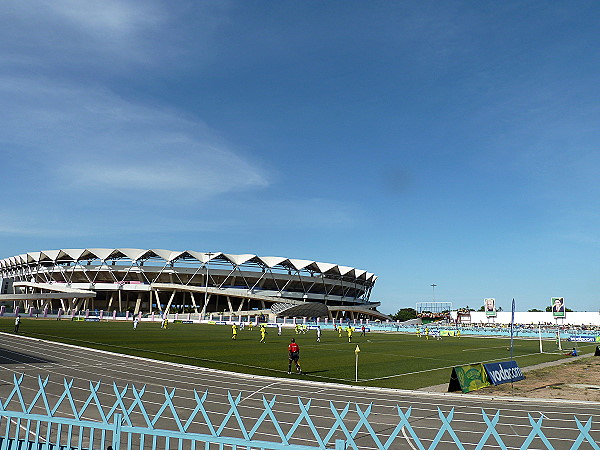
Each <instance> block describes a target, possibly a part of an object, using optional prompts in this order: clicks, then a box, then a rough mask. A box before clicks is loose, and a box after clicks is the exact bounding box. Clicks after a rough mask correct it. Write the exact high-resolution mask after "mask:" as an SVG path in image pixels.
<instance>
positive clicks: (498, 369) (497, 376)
mask: <svg viewBox="0 0 600 450" xmlns="http://www.w3.org/2000/svg"><path fill="white" fill-rule="evenodd" d="M483 367H485V371H486V372H487V376H488V379H489V380H490V382H491V383H492V384H493V385H494V386H497V385H499V384H503V383H509V382H511V383H512V382H513V381H520V380H524V379H525V375H523V372H521V369H520V368H519V366H518V364H517V362H516V361H504V362H500V363H488V364H484V365H483Z"/></svg>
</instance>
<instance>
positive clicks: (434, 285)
mask: <svg viewBox="0 0 600 450" xmlns="http://www.w3.org/2000/svg"><path fill="white" fill-rule="evenodd" d="M436 286H437V284H432V285H431V289H432V290H433V302H434V303H435V287H436Z"/></svg>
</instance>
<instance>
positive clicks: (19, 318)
mask: <svg viewBox="0 0 600 450" xmlns="http://www.w3.org/2000/svg"><path fill="white" fill-rule="evenodd" d="M20 325H21V316H20V315H19V314H17V317H15V333H18V332H19V326H20Z"/></svg>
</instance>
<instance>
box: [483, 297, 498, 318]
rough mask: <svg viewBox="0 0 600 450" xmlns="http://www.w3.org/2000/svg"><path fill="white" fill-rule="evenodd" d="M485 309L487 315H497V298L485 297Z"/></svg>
mask: <svg viewBox="0 0 600 450" xmlns="http://www.w3.org/2000/svg"><path fill="white" fill-rule="evenodd" d="M483 309H484V311H485V315H486V316H487V317H496V299H495V298H484V299H483Z"/></svg>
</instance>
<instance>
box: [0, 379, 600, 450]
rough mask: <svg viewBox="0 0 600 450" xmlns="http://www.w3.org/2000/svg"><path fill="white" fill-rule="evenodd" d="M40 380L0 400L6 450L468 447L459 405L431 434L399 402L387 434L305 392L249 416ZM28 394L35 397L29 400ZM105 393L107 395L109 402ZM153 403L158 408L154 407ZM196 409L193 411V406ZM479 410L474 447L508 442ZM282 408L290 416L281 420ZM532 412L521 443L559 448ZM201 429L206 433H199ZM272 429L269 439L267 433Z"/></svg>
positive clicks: (0, 432)
mask: <svg viewBox="0 0 600 450" xmlns="http://www.w3.org/2000/svg"><path fill="white" fill-rule="evenodd" d="M37 381H38V386H37V388H36V389H35V390H34V391H35V393H33V392H31V390H30V389H25V388H24V387H23V386H22V382H23V375H21V376H20V377H17V376H14V385H13V386H12V390H11V392H10V393H9V395H8V396H7V398H6V399H5V400H4V401H0V450H14V449H19V450H24V449H27V450H59V449H60V450H74V449H77V450H80V449H102V450H105V449H107V448H109V446H110V447H112V450H120V449H145V448H150V449H166V450H168V449H170V448H174V449H175V448H176V449H178V450H183V449H188V448H189V449H196V448H204V449H205V450H207V449H211V448H219V449H224V448H232V449H236V448H238V447H239V448H245V449H265V450H280V449H284V448H285V449H291V450H309V449H326V448H330V449H331V448H335V449H336V450H341V449H346V448H352V449H355V450H358V449H359V448H364V447H365V442H366V441H368V442H369V444H368V446H369V447H372V448H377V449H380V450H388V449H392V448H398V447H400V446H402V445H403V444H404V445H406V444H407V443H408V442H410V444H411V446H412V447H413V448H419V449H421V450H424V449H426V448H427V449H434V448H436V447H438V446H441V445H442V439H443V438H444V439H446V441H444V443H443V445H447V443H448V439H450V440H451V441H452V442H453V443H454V445H455V446H456V448H459V449H464V448H465V447H464V444H463V443H462V442H461V439H460V437H459V433H457V432H456V431H455V430H454V429H453V427H452V420H453V417H454V409H451V410H450V411H449V412H448V413H444V412H442V410H441V409H439V408H438V418H439V421H440V426H439V429H438V431H437V432H436V433H435V435H434V436H430V437H428V438H426V439H425V438H423V437H419V436H418V435H417V432H416V431H415V429H414V428H413V427H412V425H411V423H410V417H411V411H412V408H411V407H409V408H407V409H406V410H403V409H402V408H400V407H399V406H397V407H396V410H397V414H398V420H397V422H396V424H395V426H392V427H391V428H392V429H391V431H390V430H388V431H386V433H385V436H383V435H381V434H380V433H378V432H376V431H375V429H374V428H373V426H372V424H371V423H370V421H369V416H370V415H371V411H372V406H373V405H372V404H371V405H368V406H366V407H365V406H363V407H361V406H360V405H359V404H354V405H352V404H351V403H347V404H346V405H345V406H344V407H343V408H342V409H341V410H340V409H338V408H336V406H335V405H334V404H333V403H332V402H330V403H329V409H330V412H331V416H330V417H328V418H323V417H320V418H319V425H318V426H317V424H316V423H315V420H314V418H311V415H310V414H309V411H310V407H311V400H306V401H303V400H302V399H301V398H298V410H297V411H296V412H294V413H290V412H289V411H287V412H285V413H283V412H282V411H281V410H279V411H278V412H277V413H276V412H275V405H276V398H275V397H273V398H271V399H270V400H268V399H267V398H265V397H264V396H263V397H262V407H261V411H260V413H259V414H258V418H249V417H243V416H242V414H241V412H240V402H241V400H242V398H241V394H238V395H237V396H234V395H232V394H231V393H228V394H227V404H226V405H225V409H224V410H223V411H222V412H221V413H218V414H217V413H216V412H214V411H213V412H211V413H209V411H208V410H207V408H206V406H205V403H207V398H208V392H204V393H202V394H201V393H198V392H197V391H194V398H193V401H192V405H193V409H192V408H191V407H190V408H187V409H186V408H181V407H179V408H176V407H175V404H174V402H173V398H174V396H175V389H171V390H168V389H166V388H163V393H162V395H161V397H160V401H159V402H158V403H156V401H149V400H148V399H147V400H144V401H143V400H142V398H143V396H144V394H145V392H146V389H145V386H144V387H142V388H141V389H140V388H136V387H135V386H133V385H131V386H128V385H127V386H125V387H123V388H118V387H117V385H116V384H114V383H113V385H112V391H113V392H112V393H111V395H110V396H107V393H105V392H104V393H102V394H100V392H99V390H100V382H97V383H92V382H90V384H89V390H86V391H85V392H84V394H83V395H82V394H81V393H80V392H78V391H80V389H78V390H77V391H75V388H74V387H73V381H67V380H64V381H63V386H62V392H60V391H59V393H57V392H55V391H56V390H55V389H49V387H48V378H45V379H41V378H40V377H38V379H37ZM50 390H51V391H52V392H51V393H50V392H49V391H50ZM25 391H27V392H25ZM24 394H27V396H29V397H31V396H32V395H33V397H32V398H31V399H30V400H29V401H26V400H25V398H24V397H25V395H24ZM75 397H77V398H75ZM100 398H103V399H104V404H103V403H102V402H101V400H100ZM52 399H54V400H52ZM190 400H192V399H190ZM145 402H146V403H145ZM78 404H79V405H81V406H77V405H78ZM150 404H151V405H152V407H151V408H150V409H153V410H154V412H150V411H149V409H148V407H149V406H150ZM190 409H191V412H187V411H189V410H190ZM184 410H185V411H184ZM481 412H482V415H481V419H482V420H481V424H484V426H485V431H483V432H482V434H481V437H480V439H479V442H478V443H477V444H476V446H475V447H474V448H476V449H482V448H484V447H486V446H488V445H494V446H498V447H500V448H503V449H506V448H508V446H507V445H506V444H505V442H504V440H503V439H505V438H503V436H502V435H501V434H500V433H499V432H498V431H497V430H496V426H497V424H498V422H499V420H500V412H499V411H497V412H496V413H495V414H492V415H488V414H487V413H486V412H485V410H483V409H482V410H481ZM184 413H185V416H184ZM349 413H351V414H349ZM354 413H356V414H354ZM282 415H285V417H284V418H283V419H282ZM217 416H218V417H217ZM350 416H352V418H351V417H350ZM528 418H529V424H530V426H531V429H530V431H529V433H528V435H527V436H526V437H525V439H524V440H523V442H522V443H521V444H520V447H519V448H521V449H527V448H530V446H531V445H532V443H533V442H534V440H535V439H536V438H539V440H541V441H542V442H543V443H544V445H545V446H546V448H549V449H551V448H553V446H552V444H551V443H550V440H549V439H548V438H547V437H546V435H545V434H544V431H543V428H542V421H543V416H541V417H540V418H539V419H537V420H536V419H534V418H533V417H532V416H531V415H530V414H528ZM574 423H575V425H576V426H577V430H578V432H579V434H578V435H577V436H574V438H573V442H572V445H571V447H570V448H572V449H577V448H579V446H580V445H582V444H583V443H587V444H586V446H587V447H588V448H589V446H591V448H593V449H598V450H600V446H598V445H597V444H596V442H595V441H594V439H593V437H592V436H591V435H590V432H591V429H592V417H589V418H588V419H587V420H585V421H583V422H582V421H580V420H579V419H578V418H577V417H574ZM200 429H204V430H205V431H206V432H200ZM388 433H389V434H388ZM266 436H269V437H270V439H265V437H266ZM340 437H342V439H340ZM306 442H308V443H309V444H308V445H307V444H306ZM303 443H304V444H303ZM563 444H564V442H563ZM513 447H514V445H513Z"/></svg>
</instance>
